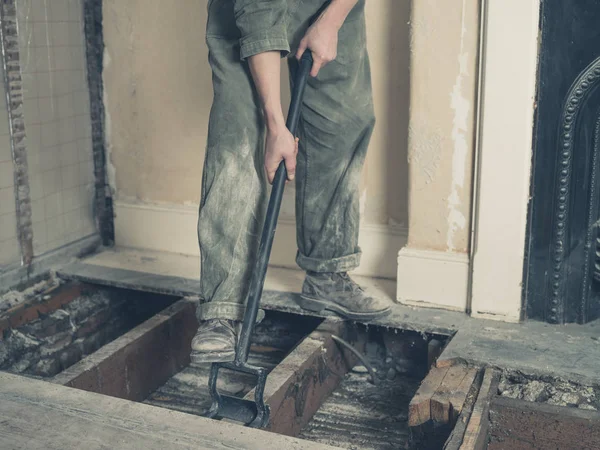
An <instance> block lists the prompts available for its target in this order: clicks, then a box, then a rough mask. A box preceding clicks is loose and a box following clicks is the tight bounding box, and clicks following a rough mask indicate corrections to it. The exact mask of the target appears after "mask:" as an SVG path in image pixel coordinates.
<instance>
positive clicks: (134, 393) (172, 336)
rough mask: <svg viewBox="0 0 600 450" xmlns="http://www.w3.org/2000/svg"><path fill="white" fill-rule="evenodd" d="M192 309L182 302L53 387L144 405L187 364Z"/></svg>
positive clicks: (71, 370)
mask: <svg viewBox="0 0 600 450" xmlns="http://www.w3.org/2000/svg"><path fill="white" fill-rule="evenodd" d="M194 311H195V303H194V302H193V301H190V300H186V299H182V300H179V301H177V302H176V303H174V304H173V305H171V306H170V307H168V308H166V309H165V310H163V311H161V312H159V313H158V314H157V315H155V316H153V317H152V318H150V319H148V320H147V321H146V322H144V323H142V324H141V325H139V326H137V327H136V328H134V329H133V330H131V331H129V332H128V333H126V334H124V335H123V336H121V337H120V338H118V339H116V340H114V341H113V342H111V343H109V344H107V345H105V346H104V347H102V348H101V349H100V350H98V351H97V352H95V353H93V354H91V355H90V356H88V357H87V358H84V359H83V360H81V361H79V362H78V363H77V364H75V365H73V366H71V367H70V368H68V369H67V370H65V371H63V372H61V373H59V374H58V375H57V376H56V377H54V378H53V379H52V380H51V381H52V382H53V383H55V384H61V385H64V386H69V387H74V388H77V389H83V390H86V391H91V392H97V393H100V394H105V395H110V396H113V397H119V398H124V399H128V400H134V401H142V400H144V399H145V398H146V397H147V396H148V395H149V394H150V393H151V392H153V391H154V390H156V389H157V388H158V387H160V386H161V385H162V384H164V383H165V382H166V381H167V380H168V379H169V378H170V377H171V376H173V375H174V374H175V373H177V372H179V371H180V370H181V369H183V368H184V367H185V366H187V365H188V364H189V355H190V344H191V341H192V337H193V336H194V334H195V333H196V330H197V327H198V323H197V320H196V315H195V313H194Z"/></svg>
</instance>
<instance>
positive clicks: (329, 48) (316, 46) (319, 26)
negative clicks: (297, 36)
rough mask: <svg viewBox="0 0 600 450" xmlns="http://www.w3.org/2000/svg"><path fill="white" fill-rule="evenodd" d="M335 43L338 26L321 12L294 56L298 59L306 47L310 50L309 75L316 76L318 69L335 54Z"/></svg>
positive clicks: (331, 59) (336, 42) (336, 41)
mask: <svg viewBox="0 0 600 450" xmlns="http://www.w3.org/2000/svg"><path fill="white" fill-rule="evenodd" d="M337 44H338V27H337V26H336V25H335V24H333V23H332V22H330V21H328V20H326V19H325V18H324V15H323V14H321V16H320V17H319V18H318V19H317V20H316V21H315V23H313V24H312V25H311V26H310V28H309V29H308V30H307V31H306V34H305V35H304V37H303V38H302V40H301V41H300V45H299V46H298V51H297V52H296V58H297V59H300V58H301V57H302V54H303V53H304V52H305V51H306V50H307V49H308V50H310V51H312V57H313V65H312V69H311V71H310V75H311V76H313V77H316V76H317V74H318V73H319V70H321V68H322V67H324V66H325V65H326V64H327V63H329V62H331V61H333V60H334V59H335V57H336V56H337Z"/></svg>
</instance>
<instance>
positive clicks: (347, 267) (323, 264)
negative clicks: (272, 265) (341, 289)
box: [296, 251, 362, 273]
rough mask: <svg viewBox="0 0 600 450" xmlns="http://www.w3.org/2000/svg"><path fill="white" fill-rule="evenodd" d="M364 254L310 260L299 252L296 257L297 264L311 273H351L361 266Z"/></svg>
mask: <svg viewBox="0 0 600 450" xmlns="http://www.w3.org/2000/svg"><path fill="white" fill-rule="evenodd" d="M361 255H362V253H361V252H360V251H358V252H357V253H353V254H351V255H345V256H340V257H339V258H332V259H318V258H309V257H308V256H305V255H303V254H302V253H300V252H298V253H297V255H296V263H297V264H298V265H299V266H300V268H302V269H303V270H305V271H309V272H318V273H326V272H349V271H351V270H354V269H356V268H357V267H358V266H359V265H360V257H361Z"/></svg>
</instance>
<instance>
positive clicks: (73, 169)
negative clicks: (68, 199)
mask: <svg viewBox="0 0 600 450" xmlns="http://www.w3.org/2000/svg"><path fill="white" fill-rule="evenodd" d="M61 175H62V188H63V189H70V188H74V187H77V186H79V185H80V183H79V164H73V165H70V166H64V167H62V168H61Z"/></svg>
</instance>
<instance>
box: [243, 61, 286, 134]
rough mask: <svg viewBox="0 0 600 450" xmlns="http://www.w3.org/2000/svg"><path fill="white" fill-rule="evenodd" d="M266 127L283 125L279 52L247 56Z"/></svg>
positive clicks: (272, 127)
mask: <svg viewBox="0 0 600 450" xmlns="http://www.w3.org/2000/svg"><path fill="white" fill-rule="evenodd" d="M248 64H249V65H250V72H251V73H252V79H253V80H254V85H255V86H256V90H257V92H258V96H259V98H260V102H261V107H262V109H263V112H264V116H265V122H266V124H267V128H271V129H274V128H276V127H279V126H281V125H284V126H285V120H284V117H283V111H282V109H281V85H280V84H281V81H280V71H281V53H280V52H264V53H259V54H257V55H254V56H251V57H250V58H248Z"/></svg>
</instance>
